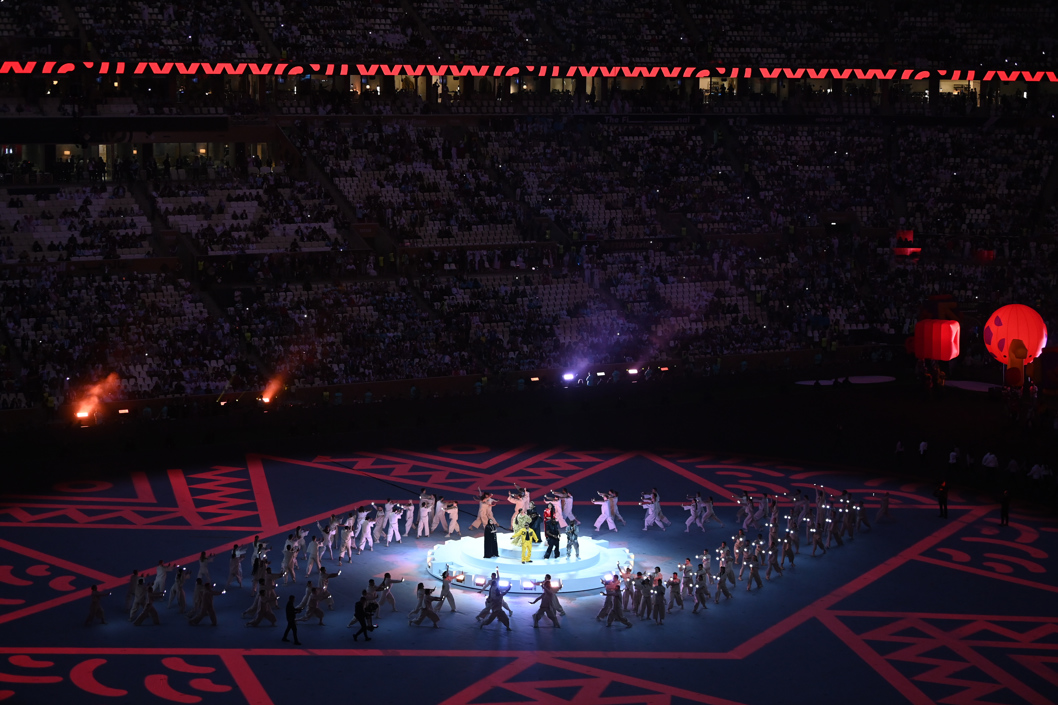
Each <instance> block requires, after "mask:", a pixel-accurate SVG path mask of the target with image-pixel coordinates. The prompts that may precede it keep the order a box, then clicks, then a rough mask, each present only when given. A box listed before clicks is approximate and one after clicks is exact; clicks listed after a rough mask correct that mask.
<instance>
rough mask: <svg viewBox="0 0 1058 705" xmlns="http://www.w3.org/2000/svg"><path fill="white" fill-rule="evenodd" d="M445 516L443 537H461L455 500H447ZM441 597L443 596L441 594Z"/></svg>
mask: <svg viewBox="0 0 1058 705" xmlns="http://www.w3.org/2000/svg"><path fill="white" fill-rule="evenodd" d="M444 506H445V514H447V515H448V533H446V534H445V537H446V538H447V537H449V536H451V535H452V534H453V533H454V534H456V535H457V536H462V534H461V533H460V532H459V502H457V501H455V500H448V501H446V502H445V505H444ZM442 597H444V595H443V594H442Z"/></svg>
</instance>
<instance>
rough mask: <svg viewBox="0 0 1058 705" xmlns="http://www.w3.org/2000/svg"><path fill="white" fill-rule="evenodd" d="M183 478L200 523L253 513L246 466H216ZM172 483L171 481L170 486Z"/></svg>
mask: <svg viewBox="0 0 1058 705" xmlns="http://www.w3.org/2000/svg"><path fill="white" fill-rule="evenodd" d="M178 472H179V471H178ZM185 481H186V482H187V487H188V490H189V492H190V497H191V499H192V504H193V508H194V512H195V514H196V515H197V516H198V517H199V519H200V521H201V523H202V524H216V523H219V522H224V521H231V520H233V519H244V518H246V517H255V516H257V508H256V503H255V501H254V496H253V488H252V487H251V486H250V478H249V475H248V474H247V471H246V468H239V467H224V466H218V467H215V468H213V469H212V470H209V471H207V472H200V473H195V474H193V475H186V480H185ZM176 484H177V481H175V480H174V482H173V485H174V487H175V486H176ZM240 495H241V496H240ZM178 501H179V499H178ZM234 507H243V508H242V509H234Z"/></svg>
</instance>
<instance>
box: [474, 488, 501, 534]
mask: <svg viewBox="0 0 1058 705" xmlns="http://www.w3.org/2000/svg"><path fill="white" fill-rule="evenodd" d="M478 492H481V489H480V488H478ZM495 504H496V500H495V499H493V497H492V493H491V492H482V493H481V494H480V495H479V496H478V518H477V519H475V520H474V523H473V524H471V525H470V528H471V529H481V528H484V527H485V525H486V524H488V523H489V522H492V523H497V522H496V517H494V516H493V515H492V507H493V506H495Z"/></svg>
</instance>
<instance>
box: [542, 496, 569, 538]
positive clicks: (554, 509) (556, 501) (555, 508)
mask: <svg viewBox="0 0 1058 705" xmlns="http://www.w3.org/2000/svg"><path fill="white" fill-rule="evenodd" d="M544 501H545V502H547V506H548V507H550V508H551V516H553V517H554V518H555V521H557V522H558V526H559V528H561V529H565V528H566V524H567V522H566V517H564V516H563V515H562V495H560V494H558V493H556V492H555V491H554V490H552V491H551V492H548V493H547V494H545V495H544Z"/></svg>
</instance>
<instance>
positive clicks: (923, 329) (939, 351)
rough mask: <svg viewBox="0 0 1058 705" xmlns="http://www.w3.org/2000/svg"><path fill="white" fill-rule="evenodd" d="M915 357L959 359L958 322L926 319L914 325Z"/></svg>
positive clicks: (924, 358) (922, 358) (923, 358)
mask: <svg viewBox="0 0 1058 705" xmlns="http://www.w3.org/2000/svg"><path fill="white" fill-rule="evenodd" d="M914 340H915V357H917V358H918V359H920V360H954V359H955V358H957V357H959V322H958V321H942V320H938V319H935V318H927V319H925V320H922V321H919V322H918V323H916V324H915V339H914Z"/></svg>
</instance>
